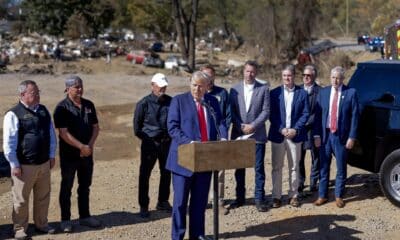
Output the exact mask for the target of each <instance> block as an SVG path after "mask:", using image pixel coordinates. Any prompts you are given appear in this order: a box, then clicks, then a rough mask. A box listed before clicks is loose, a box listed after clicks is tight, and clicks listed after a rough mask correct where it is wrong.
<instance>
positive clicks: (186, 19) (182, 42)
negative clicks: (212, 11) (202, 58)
mask: <svg viewBox="0 0 400 240" xmlns="http://www.w3.org/2000/svg"><path fill="white" fill-rule="evenodd" d="M190 3H191V4H190V6H191V8H190V9H191V10H190V12H189V15H187V13H185V9H184V6H183V5H182V1H181V0H172V5H173V13H174V19H175V26H176V32H177V35H178V40H179V47H180V49H181V53H182V57H183V59H185V60H186V61H187V63H188V67H189V71H190V72H193V71H194V69H195V57H196V56H195V36H196V21H197V9H198V5H199V1H198V0H192V1H191V2H190Z"/></svg>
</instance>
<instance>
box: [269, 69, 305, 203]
mask: <svg viewBox="0 0 400 240" xmlns="http://www.w3.org/2000/svg"><path fill="white" fill-rule="evenodd" d="M294 77H295V67H294V66H293V65H287V66H285V67H284V68H283V70H282V85H281V86H279V87H277V88H275V89H273V90H272V91H271V94H270V99H271V117H270V122H271V125H270V128H269V134H268V140H270V141H271V160H272V198H273V205H272V207H274V208H278V207H280V206H281V196H282V168H283V165H284V164H283V160H284V157H285V152H286V154H287V159H288V168H289V199H290V205H292V206H293V207H299V206H300V203H299V199H298V184H299V177H298V170H299V161H300V154H301V145H302V142H303V141H305V140H306V138H307V134H306V129H305V124H306V122H307V119H308V114H309V112H308V97H307V92H305V91H304V90H303V89H301V88H300V87H299V86H296V85H295V84H294Z"/></svg>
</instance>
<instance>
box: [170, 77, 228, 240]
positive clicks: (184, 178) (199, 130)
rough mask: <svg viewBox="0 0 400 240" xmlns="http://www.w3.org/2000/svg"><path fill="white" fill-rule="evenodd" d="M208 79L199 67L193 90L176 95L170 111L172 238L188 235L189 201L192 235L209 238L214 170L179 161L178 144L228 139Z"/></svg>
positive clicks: (192, 78)
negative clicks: (207, 221) (208, 215)
mask: <svg viewBox="0 0 400 240" xmlns="http://www.w3.org/2000/svg"><path fill="white" fill-rule="evenodd" d="M209 81H210V80H209V77H208V75H207V74H205V73H203V72H200V71H198V72H195V73H193V75H192V77H191V80H190V92H186V93H183V94H180V95H177V96H175V97H174V98H173V99H172V102H171V105H170V108H169V112H168V120H167V127H168V133H169V134H170V136H171V138H172V143H171V147H170V151H169V155H168V159H167V165H166V168H167V169H168V170H170V171H171V172H172V185H173V188H174V200H173V208H172V239H173V240H178V239H179V240H180V239H183V238H184V236H185V232H186V211H187V209H188V208H187V205H188V203H189V209H188V210H189V239H191V240H192V239H206V238H205V236H204V235H205V234H204V232H205V226H204V225H205V210H206V206H207V200H208V191H209V187H210V182H211V172H192V171H190V170H189V169H186V168H184V167H182V166H181V165H179V163H178V147H179V145H182V144H189V143H193V142H206V141H215V140H218V139H220V138H221V139H226V138H227V136H228V133H227V129H226V126H225V123H224V121H221V120H222V118H221V112H220V109H219V105H218V101H217V99H216V98H214V97H213V96H211V95H209V94H206V92H207V87H208V84H209ZM211 154H212V153H211ZM189 196H190V198H189Z"/></svg>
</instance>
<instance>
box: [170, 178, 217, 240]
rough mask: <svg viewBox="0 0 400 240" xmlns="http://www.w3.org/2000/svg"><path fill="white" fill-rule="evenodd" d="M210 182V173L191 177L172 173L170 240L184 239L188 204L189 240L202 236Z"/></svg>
mask: <svg viewBox="0 0 400 240" xmlns="http://www.w3.org/2000/svg"><path fill="white" fill-rule="evenodd" d="M210 182H211V172H201V173H193V175H192V176H191V177H185V176H182V175H179V174H175V173H172V185H173V188H174V202H173V207H172V240H182V239H183V238H184V237H185V232H186V211H187V205H188V202H189V239H198V237H199V236H202V235H204V233H205V212H206V207H207V200H208V191H209V190H210ZM189 195H190V199H189Z"/></svg>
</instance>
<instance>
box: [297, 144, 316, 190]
mask: <svg viewBox="0 0 400 240" xmlns="http://www.w3.org/2000/svg"><path fill="white" fill-rule="evenodd" d="M309 150H310V154H311V171H310V188H316V187H318V181H319V169H320V160H319V148H316V147H315V146H312V147H311V149H309ZM306 152H307V149H305V148H304V146H303V147H302V149H301V157H300V162H299V187H301V188H304V182H305V180H306V167H305V164H304V161H305V158H306Z"/></svg>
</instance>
